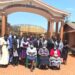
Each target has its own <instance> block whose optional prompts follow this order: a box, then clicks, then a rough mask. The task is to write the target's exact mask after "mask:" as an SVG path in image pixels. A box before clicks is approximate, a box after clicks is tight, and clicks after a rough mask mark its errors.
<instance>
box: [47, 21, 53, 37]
mask: <svg viewBox="0 0 75 75" xmlns="http://www.w3.org/2000/svg"><path fill="white" fill-rule="evenodd" d="M53 32H54V21H53V20H50V21H48V30H47V35H48V38H49V37H52V36H53Z"/></svg>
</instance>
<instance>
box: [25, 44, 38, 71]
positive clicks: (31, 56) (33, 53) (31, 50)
mask: <svg viewBox="0 0 75 75" xmlns="http://www.w3.org/2000/svg"><path fill="white" fill-rule="evenodd" d="M26 54H27V59H28V60H29V61H30V64H31V71H33V69H34V68H35V66H36V60H37V50H36V48H35V47H34V46H33V45H30V47H28V48H27V51H26Z"/></svg>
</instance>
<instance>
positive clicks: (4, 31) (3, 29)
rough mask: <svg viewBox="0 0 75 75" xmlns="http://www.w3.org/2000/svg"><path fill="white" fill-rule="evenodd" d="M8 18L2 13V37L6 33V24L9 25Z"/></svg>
mask: <svg viewBox="0 0 75 75" xmlns="http://www.w3.org/2000/svg"><path fill="white" fill-rule="evenodd" d="M6 21H7V17H6V15H5V14H4V13H2V30H1V35H2V36H4V34H5V33H6V24H7V22H6Z"/></svg>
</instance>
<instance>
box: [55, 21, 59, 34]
mask: <svg viewBox="0 0 75 75" xmlns="http://www.w3.org/2000/svg"><path fill="white" fill-rule="evenodd" d="M58 24H59V22H56V35H57V34H58Z"/></svg>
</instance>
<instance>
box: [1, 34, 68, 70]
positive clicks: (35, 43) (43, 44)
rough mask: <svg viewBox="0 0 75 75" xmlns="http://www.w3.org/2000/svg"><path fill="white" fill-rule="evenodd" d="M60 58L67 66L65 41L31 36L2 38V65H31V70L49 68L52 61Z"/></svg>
mask: <svg viewBox="0 0 75 75" xmlns="http://www.w3.org/2000/svg"><path fill="white" fill-rule="evenodd" d="M54 56H58V57H60V58H62V59H63V63H64V64H66V61H67V56H68V43H67V41H66V40H65V41H64V42H62V41H61V39H60V38H57V37H56V36H53V37H52V38H46V36H40V37H36V36H33V35H30V36H16V35H12V34H9V35H8V36H7V35H5V36H4V37H0V65H3V66H7V65H9V64H12V65H13V66H16V65H18V64H19V63H20V64H22V65H25V66H28V65H31V67H30V69H31V71H33V69H34V68H35V67H36V66H38V67H39V68H40V67H41V66H45V67H46V68H48V66H49V64H50V60H52V59H54Z"/></svg>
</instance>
